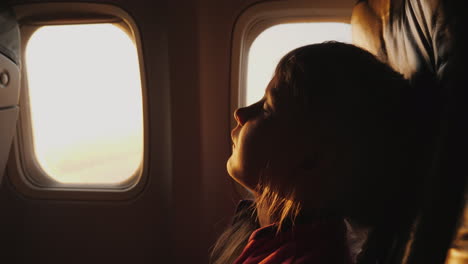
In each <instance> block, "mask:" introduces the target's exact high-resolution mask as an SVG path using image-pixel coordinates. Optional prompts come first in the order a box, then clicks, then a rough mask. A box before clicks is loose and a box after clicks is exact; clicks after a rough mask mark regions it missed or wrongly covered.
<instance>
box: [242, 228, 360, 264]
mask: <svg viewBox="0 0 468 264" xmlns="http://www.w3.org/2000/svg"><path fill="white" fill-rule="evenodd" d="M306 263H307V264H324V263H326V264H351V263H352V261H351V258H350V254H349V250H348V246H347V244H346V226H345V224H344V222H343V220H342V219H336V220H331V219H328V220H315V221H313V222H311V223H307V224H297V225H295V226H293V227H291V228H287V229H285V230H282V231H280V232H279V233H278V234H277V233H276V226H275V225H274V224H272V225H269V226H266V227H263V228H259V229H257V230H255V231H254V232H253V233H252V235H251V236H250V238H249V241H248V243H247V245H246V247H245V248H244V251H243V252H242V254H241V255H240V256H239V258H237V260H236V261H234V264H306Z"/></svg>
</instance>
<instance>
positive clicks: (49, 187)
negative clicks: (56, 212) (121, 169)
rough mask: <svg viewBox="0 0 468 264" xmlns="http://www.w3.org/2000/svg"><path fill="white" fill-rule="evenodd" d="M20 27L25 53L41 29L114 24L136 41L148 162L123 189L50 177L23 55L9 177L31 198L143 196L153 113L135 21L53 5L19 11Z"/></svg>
mask: <svg viewBox="0 0 468 264" xmlns="http://www.w3.org/2000/svg"><path fill="white" fill-rule="evenodd" d="M14 9H15V12H16V15H17V18H18V22H19V24H20V33H21V38H22V40H21V45H22V47H21V51H22V54H25V50H26V46H27V44H28V42H29V40H30V38H31V36H32V35H33V34H34V33H35V32H36V30H38V29H39V28H40V27H41V26H50V25H72V24H92V23H111V24H113V25H115V26H118V27H119V28H121V29H122V30H123V31H124V32H125V33H127V34H128V35H129V37H130V38H131V39H132V40H133V41H134V42H135V45H136V48H137V52H138V61H139V67H140V69H139V70H140V79H141V89H142V106H143V109H142V112H143V157H142V163H141V166H140V168H139V169H138V170H137V171H136V172H135V174H134V175H132V176H131V177H129V178H128V180H127V181H125V182H124V183H123V184H119V185H118V186H115V187H111V185H108V186H104V185H96V184H76V185H75V184H73V185H69V184H61V183H59V182H57V181H55V180H53V179H51V178H50V177H49V176H48V175H47V173H45V172H44V171H43V170H42V168H41V166H40V165H39V164H38V161H37V159H36V157H35V155H34V151H33V141H32V140H33V135H32V127H31V116H30V108H29V98H28V96H29V95H28V90H29V89H28V81H27V65H26V64H25V56H22V69H21V74H22V76H23V77H22V79H21V94H20V108H21V109H22V111H20V114H19V118H18V123H17V132H16V137H15V140H14V143H13V148H12V151H13V155H11V156H12V157H14V158H12V161H11V165H12V166H8V171H9V173H8V176H9V179H10V180H11V182H12V184H13V185H14V186H15V187H16V188H17V190H18V191H19V192H20V193H21V194H23V195H25V196H27V197H30V198H39V199H58V200H61V199H68V200H70V199H71V200H129V199H132V198H134V197H136V196H137V195H138V194H139V193H141V192H142V191H143V189H144V187H145V186H146V182H147V177H148V176H147V174H148V173H147V170H148V169H147V167H148V166H147V164H148V148H147V147H146V146H147V145H148V142H149V138H148V135H149V133H148V127H149V126H148V111H147V102H146V98H147V89H146V78H145V67H144V62H143V54H142V45H141V39H140V33H139V30H138V27H137V25H136V23H135V21H134V20H133V19H132V17H131V16H130V15H129V14H128V13H126V12H125V11H124V10H122V9H120V8H118V7H116V6H112V5H107V4H88V3H54V4H52V3H48V4H28V5H20V6H16V7H15V8H14Z"/></svg>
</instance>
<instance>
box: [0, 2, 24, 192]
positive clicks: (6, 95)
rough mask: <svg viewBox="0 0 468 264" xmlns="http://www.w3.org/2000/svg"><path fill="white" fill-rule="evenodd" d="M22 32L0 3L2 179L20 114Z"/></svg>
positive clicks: (0, 160) (9, 11)
mask: <svg viewBox="0 0 468 264" xmlns="http://www.w3.org/2000/svg"><path fill="white" fill-rule="evenodd" d="M19 47H20V34H19V28H18V24H17V22H16V19H15V16H14V14H13V12H12V10H11V9H9V8H7V7H2V6H1V5H0V183H1V181H2V178H3V174H4V170H5V164H6V162H7V159H8V156H9V153H10V147H11V142H12V140H13V136H14V134H15V128H16V120H17V116H18V110H19V108H18V100H19V87H20V66H19V65H20V57H19V51H20V48H19Z"/></svg>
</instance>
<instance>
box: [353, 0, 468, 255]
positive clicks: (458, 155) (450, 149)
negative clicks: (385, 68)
mask: <svg viewBox="0 0 468 264" xmlns="http://www.w3.org/2000/svg"><path fill="white" fill-rule="evenodd" d="M466 10H468V9H467V8H466V1H456V0H359V1H358V2H357V3H356V5H355V7H354V10H353V14H352V19H351V24H352V31H353V42H354V44H355V45H358V46H360V47H362V48H364V49H367V50H368V51H370V52H371V53H373V54H374V55H376V56H377V57H378V58H379V59H380V60H382V61H383V62H386V63H388V64H389V65H390V66H392V67H393V68H394V69H395V70H396V71H398V72H400V73H401V74H403V75H404V76H405V78H407V79H409V80H410V83H411V87H412V89H414V92H415V94H416V98H415V102H414V105H415V107H416V109H417V111H418V113H417V114H418V120H417V122H418V124H419V123H420V125H421V126H420V127H421V128H423V129H421V132H422V133H420V136H421V137H420V139H419V140H421V142H420V143H424V144H422V145H423V146H425V147H423V150H424V153H425V154H422V155H421V156H423V155H428V156H427V157H415V162H418V164H420V165H421V166H420V168H421V169H420V172H421V173H422V176H423V178H424V182H421V190H422V191H421V195H420V197H421V201H420V203H419V210H418V212H417V214H416V216H415V217H414V218H413V219H411V224H410V225H408V229H407V233H406V235H405V236H403V237H401V236H400V237H399V238H398V239H395V240H394V241H392V242H391V243H390V244H391V247H390V248H391V249H388V250H390V252H387V255H386V257H385V259H384V260H380V261H379V262H378V263H444V262H445V258H446V254H447V250H448V249H449V248H450V245H451V242H452V239H453V237H454V233H455V230H456V227H457V219H458V218H459V216H460V215H461V212H462V208H463V206H464V192H466V190H465V188H466V187H465V186H466V184H465V183H466V178H467V175H468V167H467V166H466V165H465V163H466V160H467V153H468V151H467V149H468V140H467V139H468V138H467V137H468V120H467V119H468V103H467V101H468V100H467V99H468V89H467V88H468V73H467V72H466V71H465V64H466V63H467V62H468V60H467V52H466V48H468V45H467V40H466V38H467V36H468V34H466V33H467V32H466V28H467V27H466V20H467V19H465V18H464V14H463V13H464V12H465V11H466ZM377 88H378V87H377ZM416 191H417V190H415V192H416ZM395 213H398V212H395ZM369 254H370V253H369ZM363 258H364V259H365V258H366V257H365V256H363ZM362 263H375V261H374V262H372V261H370V260H368V261H366V260H363V261H362ZM460 263H461V262H460Z"/></svg>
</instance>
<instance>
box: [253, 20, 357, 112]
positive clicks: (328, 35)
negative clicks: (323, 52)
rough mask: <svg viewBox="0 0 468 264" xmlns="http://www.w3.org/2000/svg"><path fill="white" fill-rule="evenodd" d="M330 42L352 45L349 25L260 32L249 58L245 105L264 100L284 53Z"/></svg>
mask: <svg viewBox="0 0 468 264" xmlns="http://www.w3.org/2000/svg"><path fill="white" fill-rule="evenodd" d="M329 40H335V41H340V42H346V43H351V26H350V25H349V24H345V23H290V24H279V25H275V26H272V27H270V28H267V29H266V30H265V31H263V32H262V33H260V35H258V36H257V38H256V39H255V40H254V42H253V43H252V46H251V47H250V50H249V55H248V70H247V87H246V93H245V95H246V105H250V104H252V103H255V102H257V101H258V100H260V99H261V98H262V97H263V94H264V93H265V88H266V86H267V85H268V83H269V82H270V80H271V78H272V76H273V73H274V70H275V68H276V65H277V64H278V62H279V60H280V59H281V58H282V57H283V56H284V55H286V53H288V52H289V51H291V50H293V49H295V48H298V47H301V46H305V45H308V44H314V43H321V42H324V41H329Z"/></svg>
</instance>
